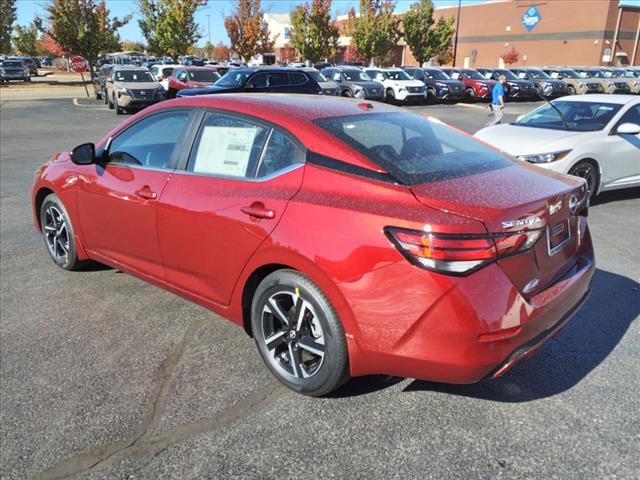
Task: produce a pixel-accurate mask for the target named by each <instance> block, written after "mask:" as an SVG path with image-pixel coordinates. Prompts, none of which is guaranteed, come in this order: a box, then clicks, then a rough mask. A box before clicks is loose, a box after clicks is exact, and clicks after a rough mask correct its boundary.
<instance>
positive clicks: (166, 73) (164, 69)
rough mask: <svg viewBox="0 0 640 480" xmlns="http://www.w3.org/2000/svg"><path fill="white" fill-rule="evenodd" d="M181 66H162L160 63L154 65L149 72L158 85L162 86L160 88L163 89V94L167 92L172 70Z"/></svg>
mask: <svg viewBox="0 0 640 480" xmlns="http://www.w3.org/2000/svg"><path fill="white" fill-rule="evenodd" d="M180 66H181V65H163V64H161V63H158V64H156V65H153V66H152V67H151V68H150V69H149V71H150V72H151V75H153V77H154V78H155V79H156V80H157V81H158V82H160V85H162V88H164V91H165V92H168V91H169V77H170V76H171V74H172V73H173V70H174V69H175V68H178V67H180Z"/></svg>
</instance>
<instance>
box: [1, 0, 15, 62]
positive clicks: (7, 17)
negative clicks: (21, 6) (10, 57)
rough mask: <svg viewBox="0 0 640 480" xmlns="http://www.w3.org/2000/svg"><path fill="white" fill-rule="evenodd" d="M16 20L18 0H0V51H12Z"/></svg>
mask: <svg viewBox="0 0 640 480" xmlns="http://www.w3.org/2000/svg"><path fill="white" fill-rule="evenodd" d="M15 21H16V0H0V53H11V32H13V22H15Z"/></svg>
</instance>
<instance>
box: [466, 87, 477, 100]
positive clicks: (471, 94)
mask: <svg viewBox="0 0 640 480" xmlns="http://www.w3.org/2000/svg"><path fill="white" fill-rule="evenodd" d="M464 96H465V98H466V99H467V101H469V102H475V101H476V91H475V90H474V89H473V87H467V88H465V89H464Z"/></svg>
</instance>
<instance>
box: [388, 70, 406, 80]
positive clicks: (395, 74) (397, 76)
mask: <svg viewBox="0 0 640 480" xmlns="http://www.w3.org/2000/svg"><path fill="white" fill-rule="evenodd" d="M384 73H386V74H387V78H389V79H391V80H411V77H410V76H409V75H407V72H405V71H404V70H387V71H385V72H384Z"/></svg>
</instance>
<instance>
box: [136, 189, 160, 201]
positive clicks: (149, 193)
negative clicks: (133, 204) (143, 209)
mask: <svg viewBox="0 0 640 480" xmlns="http://www.w3.org/2000/svg"><path fill="white" fill-rule="evenodd" d="M136 195H137V196H138V197H140V198H144V199H145V200H155V199H156V198H158V194H157V193H156V192H154V191H153V190H151V189H150V188H149V187H148V186H144V187H143V188H141V189H140V190H137V191H136Z"/></svg>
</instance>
